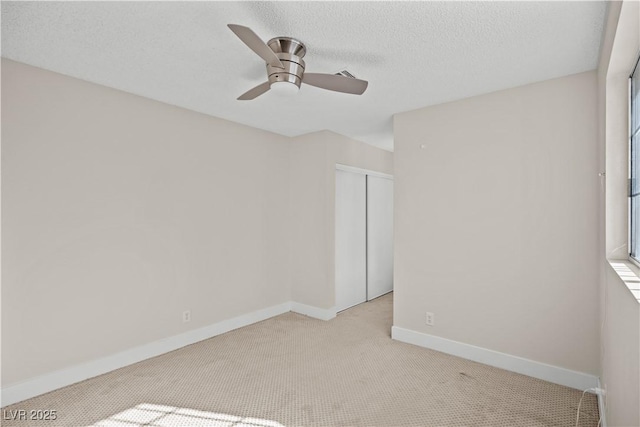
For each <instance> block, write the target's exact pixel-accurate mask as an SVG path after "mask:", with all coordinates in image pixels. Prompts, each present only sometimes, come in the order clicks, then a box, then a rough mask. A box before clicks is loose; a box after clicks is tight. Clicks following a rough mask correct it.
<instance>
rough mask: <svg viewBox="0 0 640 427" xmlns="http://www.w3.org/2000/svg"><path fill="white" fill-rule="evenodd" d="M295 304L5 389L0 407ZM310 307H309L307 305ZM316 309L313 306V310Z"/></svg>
mask: <svg viewBox="0 0 640 427" xmlns="http://www.w3.org/2000/svg"><path fill="white" fill-rule="evenodd" d="M291 305H292V303H291V302H285V303H282V304H279V305H275V306H272V307H267V308H264V309H262V310H258V311H254V312H251V313H247V314H243V315H241V316H238V317H234V318H232V319H227V320H223V321H221V322H218V323H215V324H213V325H209V326H205V327H203V328H199V329H194V330H192V331H187V332H184V333H182V334H179V335H174V336H172V337H169V338H165V339H162V340H159V341H155V342H151V343H149V344H144V345H141V346H138V347H134V348H132V349H129V350H125V351H123V352H120V353H116V354H113V355H111V356H107V357H103V358H101V359H98V360H94V361H91V362H87V363H83V364H81V365H76V366H72V367H70V368H67V369H61V370H59V371H54V372H51V373H48V374H45V375H42V376H39V377H36V378H33V379H30V380H28V381H25V382H22V383H18V384H13V385H10V386H7V387H4V388H3V389H2V394H1V397H0V399H1V400H0V402H1V403H0V406H2V407H5V406H7V405H12V404H14V403H17V402H21V401H23V400H26V399H29V398H32V397H35V396H38V395H40V394H43V393H47V392H50V391H53V390H56V389H58V388H61V387H65V386H68V385H71V384H74V383H77V382H79V381H84V380H86V379H88V378H92V377H95V376H98V375H102V374H105V373H107V372H110V371H113V370H115V369H119V368H123V367H125V366H128V365H131V364H133V363H137V362H140V361H142V360H145V359H149V358H151V357H156V356H159V355H161V354H164V353H168V352H170V351H173V350H177V349H179V348H181V347H184V346H187V345H190V344H194V343H196V342H198V341H202V340H206V339H208V338H212V337H215V336H216V335H220V334H223V333H225V332H229V331H231V330H234V329H237V328H241V327H243V326H247V325H250V324H252V323H256V322H260V321H262V320H266V319H269V318H270V317H273V316H277V315H279V314H283V313H287V312H289V311H291ZM307 307H308V306H307ZM311 308H313V307H311Z"/></svg>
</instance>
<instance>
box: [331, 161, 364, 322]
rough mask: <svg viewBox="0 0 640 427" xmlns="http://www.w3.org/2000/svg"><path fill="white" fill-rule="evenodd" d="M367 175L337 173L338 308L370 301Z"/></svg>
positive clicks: (336, 279)
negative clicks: (368, 296)
mask: <svg viewBox="0 0 640 427" xmlns="http://www.w3.org/2000/svg"><path fill="white" fill-rule="evenodd" d="M366 208H367V202H366V176H365V175H362V174H357V173H352V172H345V171H341V170H337V171H336V224H335V233H336V236H335V238H336V245H335V274H336V277H335V281H336V309H337V311H342V310H344V309H347V308H349V307H352V306H354V305H356V304H360V303H362V302H365V301H366V299H367V254H366V250H367V235H366V233H367V223H366V218H367V216H366Z"/></svg>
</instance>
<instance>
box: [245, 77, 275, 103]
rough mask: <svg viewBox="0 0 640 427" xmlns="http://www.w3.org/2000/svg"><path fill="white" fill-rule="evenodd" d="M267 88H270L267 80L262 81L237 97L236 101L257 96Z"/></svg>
mask: <svg viewBox="0 0 640 427" xmlns="http://www.w3.org/2000/svg"><path fill="white" fill-rule="evenodd" d="M269 89H271V85H270V84H269V82H264V83H262V84H259V85H258V86H256V87H254V88H253V89H249V90H248V91H246V92H245V93H243V94H242V95H240V96H239V97H238V101H248V100H250V99H254V98H257V97H259V96H260V95H262V94H263V93H265V92H266V91H268V90H269Z"/></svg>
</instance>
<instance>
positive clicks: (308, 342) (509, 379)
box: [2, 294, 598, 427]
mask: <svg viewBox="0 0 640 427" xmlns="http://www.w3.org/2000/svg"><path fill="white" fill-rule="evenodd" d="M392 298H393V296H392V294H388V295H386V296H383V297H381V298H378V299H376V300H374V301H371V302H369V303H365V304H361V305H359V306H357V307H354V308H352V309H349V310H347V311H345V312H343V313H340V314H339V315H338V317H337V318H336V319H333V320H331V321H328V322H324V321H321V320H315V319H311V318H308V317H305V316H301V315H298V314H294V313H287V314H283V315H280V316H277V317H274V318H272V319H269V320H266V321H264V322H260V323H256V324H254V325H251V326H247V327H244V328H241V329H238V330H235V331H232V332H229V333H226V334H224V335H220V336H218V337H215V338H212V339H209V340H206V341H202V342H200V343H197V344H194V345H191V346H188V347H185V348H182V349H180V350H176V351H174V352H171V353H168V354H165V355H162V356H159V357H156V358H153V359H150V360H147V361H144V362H140V363H137V364H135V365H132V366H129V367H126V368H123V369H119V370H117V371H114V372H111V373H108V374H105V375H102V376H100V377H96V378H93V379H90V380H87V381H84V382H81V383H78V384H75V385H72V386H69V387H66V388H63V389H60V390H57V391H54V392H51V393H48V394H45V395H42V396H39V397H36V398H33V399H30V400H27V401H24V402H21V403H18V404H15V405H13V406H10V407H6V408H3V415H4V416H3V418H5V419H4V420H3V421H2V425H3V426H5V427H10V426H20V427H24V426H27V425H33V426H41V427H45V426H52V425H56V426H58V425H60V426H88V425H96V426H104V427H137V426H147V425H148V426H159V427H187V426H214V427H232V426H233V427H239V426H251V427H258V426H260V427H270V426H274V427H278V426H281V425H284V426H287V427H291V426H351V425H353V426H462V425H465V426H573V425H574V424H575V417H576V408H577V406H578V401H579V399H580V396H581V394H582V393H581V392H580V391H578V390H574V389H570V388H567V387H562V386H558V385H554V384H551V383H547V382H545V381H541V380H537V379H533V378H530V377H526V376H523V375H518V374H514V373H511V372H507V371H504V370H501V369H497V368H492V367H489V366H485V365H481V364H479V363H475V362H470V361H467V360H464V359H460V358H456V357H453V356H449V355H446V354H443V353H438V352H435V351H431V350H427V349H423V348H419V347H416V346H412V345H409V344H404V343H400V342H396V341H392V340H391V338H390V330H391V324H392V301H393V300H392ZM19 410H26V411H27V412H26V414H27V418H28V417H29V415H30V414H29V411H30V410H55V411H56V418H57V419H56V420H55V421H29V420H27V421H18V420H13V421H12V420H7V419H6V418H8V415H11V414H16V412H15V411H19ZM597 424H598V408H597V401H596V398H595V396H594V395H591V394H587V395H586V396H585V398H584V400H583V402H582V407H581V415H580V425H581V426H597Z"/></svg>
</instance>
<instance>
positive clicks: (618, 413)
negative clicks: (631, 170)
mask: <svg viewBox="0 0 640 427" xmlns="http://www.w3.org/2000/svg"><path fill="white" fill-rule="evenodd" d="M639 13H640V7H639V5H638V3H637V2H624V4H623V3H621V2H611V3H609V10H608V18H607V23H606V26H605V33H604V37H603V42H602V49H601V55H600V64H599V67H598V94H599V96H598V123H599V140H598V149H599V152H600V165H601V169H602V170H606V181H605V183H606V185H605V188H606V196H605V197H602V198H601V200H602V202H601V203H602V208H601V212H604V214H601V217H600V224H599V230H600V236H601V238H600V265H601V275H600V282H601V291H600V294H601V303H600V322H601V331H600V333H601V336H600V340H601V346H600V365H601V371H600V380H601V384H602V386H603V387H604V389H605V390H606V393H607V394H606V399H605V404H606V420H607V423H608V425H610V426H631V425H640V405H638V402H640V302H639V301H637V300H636V299H635V298H634V297H633V295H632V294H631V292H629V289H628V288H627V286H626V284H625V283H624V282H623V280H622V279H621V278H620V276H619V275H618V274H616V273H615V271H614V270H613V269H612V268H611V266H610V264H609V260H608V259H607V257H609V258H612V259H616V258H623V259H624V258H626V257H627V255H628V249H627V236H628V234H627V225H628V222H627V221H628V220H627V209H628V207H627V203H628V199H627V196H626V179H627V176H628V167H627V165H628V120H627V117H628V116H627V114H628V111H627V109H628V92H627V84H628V77H629V74H630V72H631V69H632V67H633V65H634V61H635V60H636V59H637V54H638V49H639V48H640V44H639V41H640V39H639V37H640V17H639Z"/></svg>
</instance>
